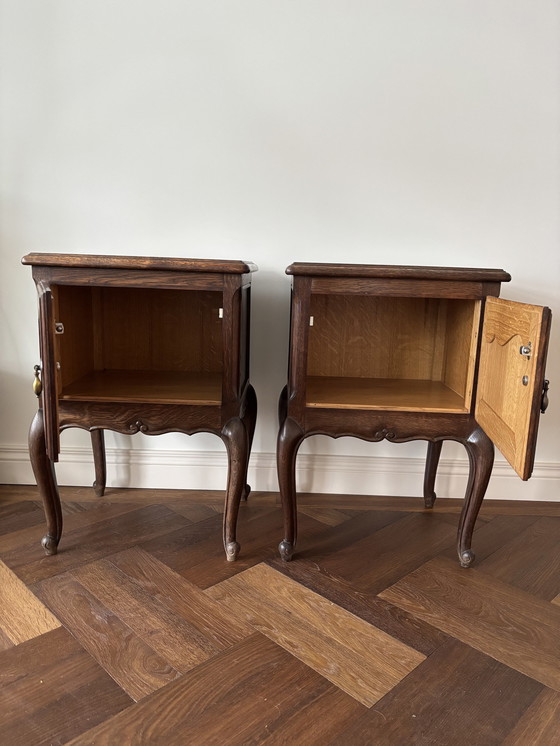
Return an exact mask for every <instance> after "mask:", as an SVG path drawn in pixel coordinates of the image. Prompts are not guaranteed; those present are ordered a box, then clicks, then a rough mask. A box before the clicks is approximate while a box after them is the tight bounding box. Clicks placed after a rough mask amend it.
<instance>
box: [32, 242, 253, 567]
mask: <svg viewBox="0 0 560 746" xmlns="http://www.w3.org/2000/svg"><path fill="white" fill-rule="evenodd" d="M22 261H23V263H24V264H29V265H31V266H32V268H33V279H34V280H35V283H36V286H37V291H38V294H39V336H40V349H41V365H36V366H35V385H34V388H35V393H36V394H37V396H38V397H39V410H38V412H37V414H36V415H35V418H34V420H33V423H32V425H31V431H30V436H29V452H30V457H31V463H32V465H33V471H34V473H35V477H36V480H37V485H38V487H39V490H40V493H41V497H42V499H43V503H44V507H45V513H46V518H47V533H46V535H45V537H44V538H43V542H42V543H43V547H44V548H45V551H46V553H47V554H54V553H56V551H57V546H58V543H59V541H60V537H61V533H62V514H61V509H60V499H59V495H58V488H57V484H56V478H55V472H54V468H53V465H54V462H56V461H57V460H58V455H59V433H60V431H61V430H64V429H66V428H70V427H80V428H83V429H86V430H89V431H90V432H91V438H92V444H93V454H94V462H95V482H94V488H95V491H96V493H97V494H98V495H103V492H104V488H105V471H106V470H105V450H104V438H103V431H104V430H114V431H116V432H118V433H128V434H132V433H137V432H142V433H146V434H147V435H158V434H160V433H168V432H181V433H187V434H188V435H191V434H193V433H198V432H210V433H215V434H216V435H218V436H220V437H221V439H222V440H223V441H224V443H225V446H226V450H227V455H228V464H229V470H228V481H227V491H226V500H225V513H224V528H223V541H224V548H225V552H226V557H227V559H228V560H234V559H236V557H237V554H238V551H239V544H238V543H237V541H236V522H237V513H238V508H239V501H240V499H241V497H246V496H247V494H248V492H249V490H250V488H249V486H248V485H247V464H248V460H249V454H250V450H251V442H252V438H253V432H254V428H255V420H256V414H257V402H256V397H255V392H254V390H253V387H252V386H251V384H250V383H249V319H250V298H251V273H252V272H253V271H255V270H256V267H255V266H254V265H253V264H250V263H245V262H241V261H225V260H224V261H221V260H205V259H168V258H155V257H152V258H148V257H130V256H129V257H122V256H88V255H67V254H29V255H28V256H26V257H24V258H23V260H22Z"/></svg>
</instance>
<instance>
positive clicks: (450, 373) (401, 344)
mask: <svg viewBox="0 0 560 746" xmlns="http://www.w3.org/2000/svg"><path fill="white" fill-rule="evenodd" d="M286 272H287V274H289V275H293V281H292V282H293V286H292V302H291V329H290V351H289V367H288V384H287V387H286V388H285V389H284V390H283V391H282V393H281V396H280V401H279V407H278V411H279V420H280V427H279V434H278V446H277V463H278V481H279V485H280V493H281V496H282V504H283V510H284V538H283V540H282V541H281V543H280V545H279V550H280V555H281V557H282V559H284V560H286V561H288V560H290V559H291V558H292V556H293V553H294V548H295V542H296V535H297V507H296V484H295V473H296V471H295V469H296V457H297V452H298V449H299V447H300V445H301V443H302V442H303V440H304V439H305V438H307V437H309V436H311V435H319V434H320V435H328V436H330V437H333V438H339V437H341V436H354V437H358V438H361V439H363V440H366V441H370V442H378V441H381V440H384V439H387V440H389V441H391V442H395V443H402V442H405V441H411V440H427V441H428V455H427V459H426V471H425V477H424V501H425V507H426V508H431V507H432V506H433V505H434V501H435V497H436V495H435V491H434V485H435V479H436V473H437V466H438V462H439V457H440V452H441V444H442V442H443V441H444V440H455V441H458V442H459V443H462V444H463V445H464V447H465V448H466V450H467V453H468V457H469V464H470V476H469V481H468V484H467V489H466V494H465V501H464V506H463V510H462V513H461V517H460V520H459V527H458V533H457V553H458V555H459V560H460V563H461V565H462V566H463V567H469V566H470V565H471V564H472V562H473V560H474V553H473V552H472V549H471V543H472V536H473V531H474V527H475V522H476V519H477V516H478V513H479V510H480V507H481V504H482V500H483V498H484V494H485V492H486V488H487V485H488V480H489V478H490V474H491V471H492V465H493V460H494V446H493V443H492V441H491V440H490V439H489V437H488V435H487V433H485V432H484V431H483V430H482V428H481V427H480V426H479V424H478V422H477V421H476V419H475V417H474V410H475V396H474V392H475V391H476V385H477V374H478V360H479V352H480V342H479V339H480V329H481V326H482V322H483V318H484V317H483V314H481V308H482V307H483V305H484V302H485V299H486V298H487V297H488V296H497V295H499V291H500V284H501V283H502V282H508V281H509V280H510V279H511V278H510V276H509V274H508V273H507V272H504V271H503V270H501V269H470V268H449V267H401V266H376V265H357V264H312V263H295V264H292V265H290V266H289V267H288V268H287V270H286ZM510 305H511V306H513V307H517V308H519V306H520V305H521V304H510ZM516 310H517V309H516ZM518 313H519V318H521V315H522V312H521V311H519V312H518ZM543 318H544V324H543V330H542V333H541V337H540V340H541V341H540V343H539V349H538V350H535V351H534V353H535V354H536V355H537V356H538V362H537V364H536V370H537V378H538V381H539V382H540V381H542V379H543V378H544V360H545V357H546V344H547V339H548V331H549V325H550V317H549V312H548V309H545V311H544V317H543ZM485 373H486V371H485ZM489 374H490V370H488V375H489ZM498 375H499V374H498ZM484 380H486V379H484ZM537 388H538V389H539V397H537V395H536V394H535V397H534V400H533V401H532V402H531V403H530V404H531V420H530V421H531V429H530V435H529V438H528V439H527V453H528V454H529V455H528V458H529V461H530V462H531V465H532V461H533V459H534V449H535V445H536V428H537V424H536V423H537V422H538V412H539V409H540V403H541V402H540V395H541V392H542V385H541V384H540V383H539V384H538V386H537ZM537 398H538V399H539V400H538V401H537ZM521 418H522V416H520V419H521Z"/></svg>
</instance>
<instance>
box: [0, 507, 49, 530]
mask: <svg viewBox="0 0 560 746" xmlns="http://www.w3.org/2000/svg"><path fill="white" fill-rule="evenodd" d="M44 520H45V515H44V513H43V511H42V510H41V508H40V507H38V506H37V505H36V504H35V503H34V502H31V501H25V502H16V503H7V504H6V505H3V504H2V502H1V500H0V535H5V534H11V533H13V532H14V531H19V530H20V529H23V528H28V527H29V526H36V525H38V524H42V523H44Z"/></svg>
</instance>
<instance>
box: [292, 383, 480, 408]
mask: <svg viewBox="0 0 560 746" xmlns="http://www.w3.org/2000/svg"><path fill="white" fill-rule="evenodd" d="M306 404H307V406H308V407H321V408H322V409H366V410H372V409H380V410H385V411H392V412H467V411H468V410H467V409H466V408H465V401H464V399H463V397H461V396H459V394H457V393H455V391H452V390H451V389H450V388H448V387H447V386H445V384H443V383H441V382H439V381H419V380H398V379H392V378H333V377H327V376H314V377H309V378H308V379H307V401H306Z"/></svg>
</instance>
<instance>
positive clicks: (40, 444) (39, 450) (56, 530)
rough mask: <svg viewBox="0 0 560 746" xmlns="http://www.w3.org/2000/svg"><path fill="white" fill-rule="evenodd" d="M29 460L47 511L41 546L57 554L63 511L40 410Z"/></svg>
mask: <svg viewBox="0 0 560 746" xmlns="http://www.w3.org/2000/svg"><path fill="white" fill-rule="evenodd" d="M29 458H30V459H31V466H32V467H33V474H34V475H35V480H36V481H37V487H38V488H39V494H40V495H41V499H42V501H43V507H44V509H45V518H46V519H47V533H46V534H45V536H43V539H42V540H41V544H42V546H43V549H44V550H45V553H46V554H56V552H57V548H58V542H59V541H60V537H61V535H62V509H61V506H60V496H59V494H58V487H57V484H56V474H55V471H54V464H53V462H52V461H51V460H50V458H49V457H48V456H47V445H46V441H45V423H44V421H43V410H42V409H39V410H38V411H37V414H36V415H35V417H34V418H33V422H32V423H31V428H30V429H29Z"/></svg>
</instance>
